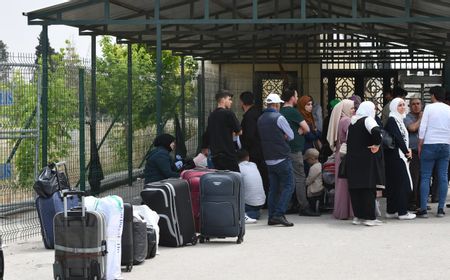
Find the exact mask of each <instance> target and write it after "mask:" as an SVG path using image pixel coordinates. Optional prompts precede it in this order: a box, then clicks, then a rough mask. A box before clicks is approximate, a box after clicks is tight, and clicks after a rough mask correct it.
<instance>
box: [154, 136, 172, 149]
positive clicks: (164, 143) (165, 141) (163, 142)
mask: <svg viewBox="0 0 450 280" xmlns="http://www.w3.org/2000/svg"><path fill="white" fill-rule="evenodd" d="M174 141H175V137H173V136H172V135H170V134H167V133H165V134H161V135H158V136H156V138H155V140H153V146H155V147H163V148H165V149H166V150H168V151H169V152H171V151H172V148H171V147H170V144H171V143H172V142H174Z"/></svg>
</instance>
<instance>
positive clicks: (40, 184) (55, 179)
mask: <svg viewBox="0 0 450 280" xmlns="http://www.w3.org/2000/svg"><path fill="white" fill-rule="evenodd" d="M68 188H69V180H68V179H67V176H66V174H65V173H64V172H62V171H58V170H57V169H56V166H55V164H54V163H50V164H49V165H47V166H45V167H44V168H43V169H42V171H41V173H40V174H39V176H38V178H37V180H36V182H34V185H33V189H34V190H35V191H36V193H37V195H39V196H41V197H44V198H48V197H51V196H52V195H53V194H54V193H55V192H57V191H60V190H63V189H68Z"/></svg>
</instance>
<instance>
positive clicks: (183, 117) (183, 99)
mask: <svg viewBox="0 0 450 280" xmlns="http://www.w3.org/2000/svg"><path fill="white" fill-rule="evenodd" d="M180 67H181V76H180V78H181V133H182V134H183V139H186V92H185V87H186V81H185V78H184V55H182V56H181V61H180Z"/></svg>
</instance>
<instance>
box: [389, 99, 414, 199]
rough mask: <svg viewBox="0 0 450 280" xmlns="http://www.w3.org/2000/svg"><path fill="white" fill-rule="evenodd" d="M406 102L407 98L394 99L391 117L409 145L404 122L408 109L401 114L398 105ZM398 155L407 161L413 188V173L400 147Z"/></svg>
mask: <svg viewBox="0 0 450 280" xmlns="http://www.w3.org/2000/svg"><path fill="white" fill-rule="evenodd" d="M402 102H403V103H405V100H403V99H402V98H399V97H396V98H394V99H392V101H391V103H390V104H389V110H390V112H389V117H393V118H394V120H395V122H396V123H397V127H398V129H399V130H400V134H401V135H402V138H403V141H405V144H406V147H409V137H408V130H406V126H405V124H404V123H403V119H404V118H405V117H406V111H405V113H404V114H400V113H399V112H398V105H399V104H400V103H402ZM398 155H399V156H400V158H401V159H402V160H403V161H404V162H405V164H406V172H407V174H408V177H409V186H410V187H411V190H412V188H413V184H412V180H411V174H410V172H409V168H408V167H409V165H408V163H407V162H408V159H407V158H406V156H405V154H403V152H402V151H401V150H400V148H398Z"/></svg>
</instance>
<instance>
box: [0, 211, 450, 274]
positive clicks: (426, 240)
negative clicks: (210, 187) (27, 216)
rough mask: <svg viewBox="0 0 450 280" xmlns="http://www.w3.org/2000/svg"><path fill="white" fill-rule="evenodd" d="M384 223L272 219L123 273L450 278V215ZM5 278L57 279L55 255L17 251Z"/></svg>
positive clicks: (23, 247)
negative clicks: (240, 236)
mask: <svg viewBox="0 0 450 280" xmlns="http://www.w3.org/2000/svg"><path fill="white" fill-rule="evenodd" d="M431 206H432V208H433V209H432V211H430V212H429V214H430V217H429V218H428V219H420V218H417V219H416V220H412V221H399V220H384V221H385V222H386V223H385V224H383V225H382V226H375V227H367V226H363V225H352V223H351V221H350V220H345V221H344V220H335V219H334V218H333V217H332V216H331V215H330V214H329V213H328V214H323V215H322V216H321V217H318V218H316V217H301V216H298V215H287V218H288V220H289V221H292V222H294V223H295V225H294V227H290V228H286V227H278V226H268V225H267V215H266V213H264V215H263V216H262V219H261V220H260V221H258V223H256V224H250V225H247V228H246V235H245V237H244V242H243V243H242V244H240V245H237V244H236V243H235V241H236V238H227V239H215V240H212V242H210V243H206V244H197V245H196V246H187V247H183V248H166V247H160V255H157V256H156V257H155V258H154V259H151V260H146V261H145V262H144V263H143V264H141V265H138V266H135V267H133V270H132V272H129V273H127V272H123V274H122V275H123V277H124V279H127V280H128V279H129V280H133V279H169V280H171V279H180V280H181V279H182V280H189V279H192V280H194V279H195V280H202V279H205V280H206V279H208V280H211V279H214V280H230V279H244V280H245V279H251V280H256V279H258V280H262V279H271V280H278V279H283V280H288V279H295V280H299V279H301V280H305V279H307V280H309V279H333V280H334V279H337V280H340V279H342V280H351V279H364V280H371V279H374V280H375V279H376V280H380V279H382V280H390V279H392V280H402V279H408V280H415V279H417V280H419V279H420V280H423V279H426V280H433V279H439V280H440V279H449V278H450V264H449V261H450V256H449V255H447V253H448V252H450V217H449V216H450V209H449V213H448V215H447V217H444V218H437V217H435V216H434V214H435V213H436V204H431ZM4 252H5V262H6V268H5V279H7V280H10V279H11V280H14V279H20V280H28V279H30V280H37V279H53V272H52V263H53V258H54V257H53V251H52V250H46V249H44V248H43V244H42V242H41V239H40V237H35V238H33V239H30V240H27V241H24V242H18V243H15V244H9V245H7V246H6V247H5V248H4Z"/></svg>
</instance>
